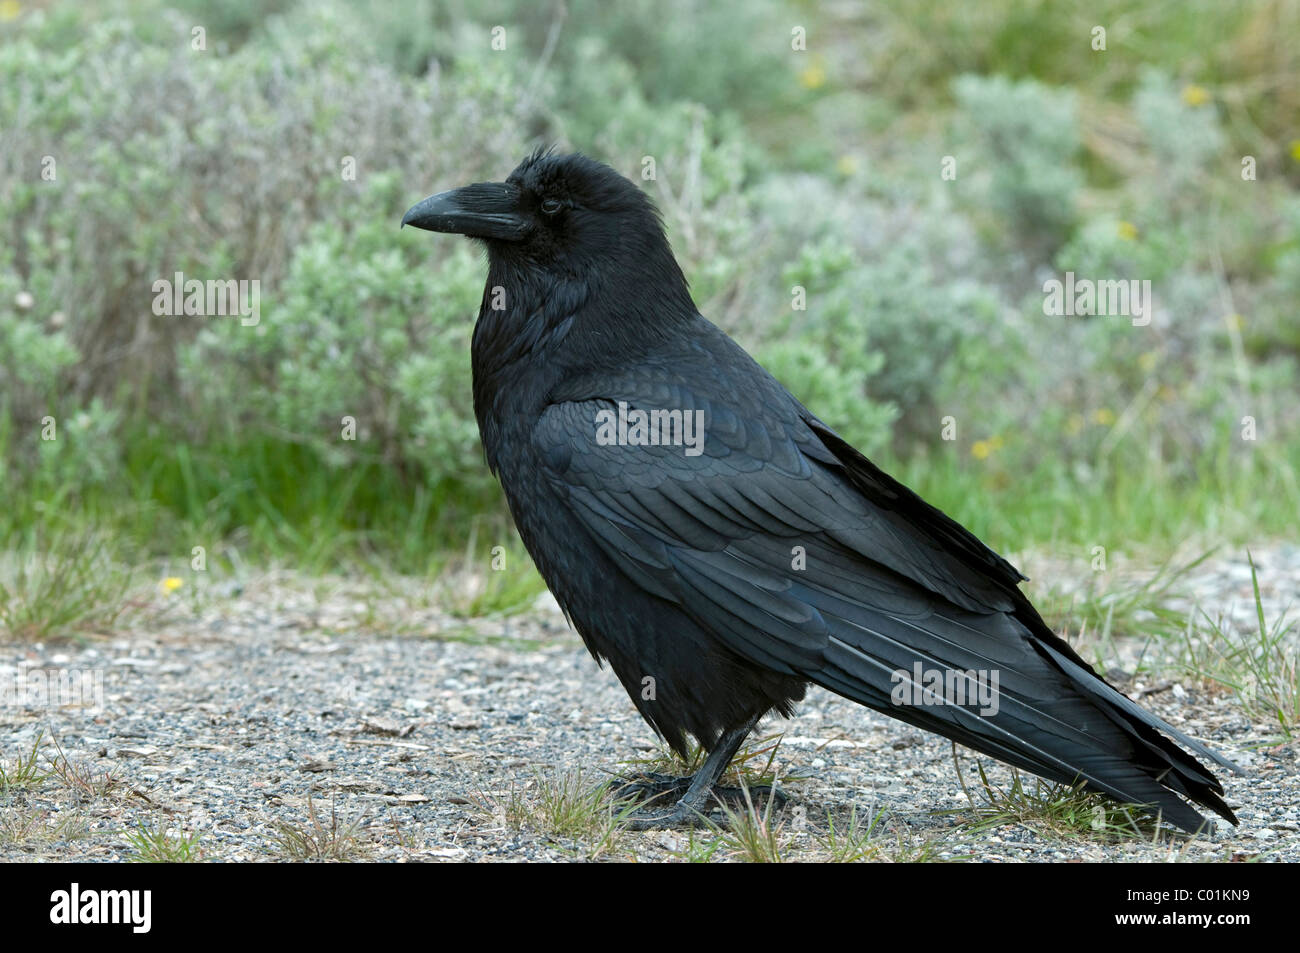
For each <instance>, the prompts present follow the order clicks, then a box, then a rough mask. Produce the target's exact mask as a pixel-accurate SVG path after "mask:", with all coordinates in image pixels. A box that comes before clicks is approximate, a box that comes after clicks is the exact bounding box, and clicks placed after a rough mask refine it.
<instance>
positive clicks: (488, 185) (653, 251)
mask: <svg viewBox="0 0 1300 953" xmlns="http://www.w3.org/2000/svg"><path fill="white" fill-rule="evenodd" d="M402 224H403V225H414V226H415V227H417V228H423V229H427V230H429V231H431V232H450V233H453V234H459V235H467V236H469V237H471V238H478V239H481V240H483V241H484V242H485V243H486V245H487V249H488V256H489V258H490V260H491V262H492V264H493V265H494V266H498V267H504V268H507V269H509V268H512V267H518V268H527V269H530V270H536V271H542V272H551V273H555V274H564V275H566V276H582V277H583V278H588V279H589V278H590V276H592V275H593V273H595V272H597V271H599V272H601V273H603V274H606V275H620V277H621V278H622V280H625V281H626V280H627V279H628V278H630V277H631V276H632V275H633V274H635V273H636V272H640V271H643V270H644V269H646V267H647V266H649V265H652V264H653V265H655V266H657V267H658V268H659V269H661V270H660V271H659V277H660V280H661V281H662V280H663V278H664V272H663V271H662V269H663V268H664V267H665V266H667V267H668V268H669V269H670V272H671V273H673V274H675V276H676V277H677V278H680V276H681V272H680V270H679V269H678V268H677V264H676V262H675V261H674V260H673V257H672V251H671V249H670V248H669V246H668V241H667V239H666V238H665V237H664V231H663V223H662V222H661V220H660V218H659V212H658V210H657V209H656V208H655V206H654V204H653V203H652V202H651V201H650V198H649V197H648V196H647V195H646V194H645V193H644V192H642V191H641V189H639V188H638V187H637V186H636V185H635V184H633V183H632V182H630V181H628V180H627V179H626V178H624V177H623V176H621V175H619V173H617V172H615V171H614V170H613V169H611V168H610V167H609V166H607V165H605V164H604V163H601V162H597V161H595V160H594V159H589V158H587V157H586V156H584V155H579V154H578V153H573V154H570V155H556V154H554V153H551V152H544V151H538V152H534V153H533V154H532V155H531V156H529V157H528V158H527V159H525V160H524V161H523V162H522V163H520V164H519V167H518V168H516V169H515V171H514V172H512V173H510V176H509V178H507V179H506V180H505V181H504V182H479V183H476V184H474V185H467V186H464V187H463V188H459V189H452V190H451V191H448V192H439V193H438V194H437V195H433V196H430V197H429V198H427V199H425V200H424V201H423V202H420V203H419V204H417V205H415V206H413V207H412V208H411V209H409V210H408V211H407V213H406V215H405V216H403V218H402ZM665 260H666V261H665ZM682 284H683V286H684V284H685V282H684V280H683V281H682Z"/></svg>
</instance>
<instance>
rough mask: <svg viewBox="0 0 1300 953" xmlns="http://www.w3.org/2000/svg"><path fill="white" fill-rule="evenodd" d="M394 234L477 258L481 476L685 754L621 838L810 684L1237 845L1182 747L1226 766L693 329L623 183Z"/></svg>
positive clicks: (954, 535) (647, 213)
mask: <svg viewBox="0 0 1300 953" xmlns="http://www.w3.org/2000/svg"><path fill="white" fill-rule="evenodd" d="M402 224H403V225H413V226H416V227H418V228H423V229H428V230H430V231H435V232H450V233H456V234H460V235H466V236H469V237H471V238H474V239H478V240H480V241H482V242H483V243H484V245H486V248H487V259H488V275H487V286H486V288H485V290H484V295H483V303H482V306H481V308H480V310H479V315H478V323H477V324H476V325H475V327H474V335H473V347H472V364H473V375H474V411H475V414H476V416H477V418H478V425H479V433H480V435H481V436H482V440H483V447H484V449H485V451H486V456H487V463H488V466H489V467H491V469H492V471H493V472H494V473H495V474H496V475H497V477H498V478H499V479H500V481H501V486H502V488H503V489H504V491H505V495H506V499H507V500H508V502H509V505H510V511H511V513H512V514H513V516H514V520H515V524H516V526H517V527H518V529H519V534H520V536H521V537H522V539H523V542H524V544H525V545H526V546H527V548H528V552H529V553H530V554H531V555H532V558H533V561H534V562H535V563H536V564H537V568H538V570H539V571H540V572H541V575H542V578H543V579H545V580H546V584H547V585H548V586H549V587H550V589H551V591H552V592H553V593H554V594H555V597H556V599H557V600H558V601H559V604H560V606H561V607H562V608H563V610H564V612H565V614H566V615H567V617H568V618H569V620H570V622H571V623H572V624H573V626H574V627H575V628H576V629H577V631H578V633H579V634H580V635H581V636H582V639H583V641H584V642H585V643H586V646H587V648H588V649H589V650H590V651H591V653H592V655H594V656H595V657H596V659H597V661H599V662H601V663H602V664H603V662H605V661H608V662H609V664H610V666H611V667H612V668H613V670H614V672H615V674H616V675H617V676H618V678H619V680H620V681H621V682H622V683H623V686H624V687H625V688H626V689H627V691H628V694H629V695H630V696H631V698H632V702H633V704H635V705H636V707H637V709H638V710H639V711H640V713H641V714H642V716H643V717H644V718H645V719H646V721H647V722H649V723H650V725H651V726H652V727H653V728H654V729H655V731H657V732H658V733H659V735H660V736H662V737H663V738H664V739H665V740H666V741H667V743H668V744H669V745H671V746H672V747H673V749H674V750H676V751H677V752H679V753H684V752H685V749H686V740H687V736H688V735H693V736H694V737H695V738H696V739H697V740H698V741H699V743H700V744H701V745H702V746H703V747H704V748H705V749H706V750H707V751H708V752H709V756H708V758H707V759H706V761H705V763H704V765H703V766H702V767H701V768H700V770H699V771H698V773H697V774H696V775H695V776H694V778H693V779H682V780H681V781H680V782H678V783H677V784H676V785H675V786H673V785H670V786H669V787H668V790H672V791H673V792H674V793H678V794H680V797H679V798H678V799H677V800H676V802H675V803H673V804H671V805H670V806H666V807H664V806H662V805H661V806H659V807H658V808H657V809H656V810H653V811H652V810H646V811H643V812H641V814H639V815H637V816H635V822H634V826H637V827H649V826H659V825H664V826H668V825H673V826H676V825H682V824H690V823H694V822H696V821H697V820H698V819H699V818H700V816H701V814H702V813H704V812H705V811H707V809H708V807H709V805H710V802H711V799H712V797H713V795H714V785H715V784H716V783H717V781H718V779H719V778H720V777H721V776H722V773H723V772H724V770H725V769H726V767H727V765H728V763H729V762H730V760H731V759H732V757H733V756H734V755H735V754H736V751H737V750H738V749H739V747H740V745H741V743H742V742H743V741H744V739H745V737H746V736H747V735H748V734H749V732H750V731H751V730H752V729H753V728H754V725H755V724H756V723H757V722H758V720H759V719H760V718H762V717H763V716H764V715H765V714H767V713H768V712H771V711H776V712H779V713H781V714H782V715H785V716H787V717H788V716H789V715H790V714H791V713H792V709H793V706H794V704H795V703H796V702H798V701H799V700H800V699H802V698H803V696H804V692H805V690H806V688H807V686H808V683H810V682H811V683H814V684H817V685H821V686H823V687H825V688H827V689H829V690H831V691H832V692H836V693H837V694H839V695H842V696H844V697H845V698H849V699H852V700H853V701H856V702H859V703H860V704H863V705H866V706H867V707H869V708H872V709H874V710H876V711H879V712H883V713H885V714H887V715H891V716H893V717H895V718H899V719H901V720H902V721H904V722H907V723H908V724H911V725H915V726H916V727H918V728H924V729H927V730H929V731H934V732H937V733H938V734H940V735H943V736H944V737H946V738H950V739H952V740H954V741H956V742H958V743H960V744H962V745H965V746H967V747H969V748H972V749H974V750H976V751H980V752H983V753H984V754H986V755H990V756H992V757H994V758H997V759H998V760H1000V761H1003V762H1006V763H1007V764H1011V765H1015V766H1016V767H1019V768H1022V769H1024V770H1026V771H1029V772H1032V773H1033V774H1036V775H1039V776H1041V777H1043V778H1047V779H1050V780H1052V781H1058V782H1062V783H1065V784H1075V783H1080V782H1081V783H1083V784H1084V785H1086V787H1087V788H1089V789H1092V790H1095V791H1100V792H1104V793H1105V794H1107V795H1110V796H1111V797H1113V798H1116V799H1118V800H1120V801H1124V802H1132V803H1138V804H1143V805H1147V806H1149V807H1150V808H1151V809H1153V810H1158V811H1160V812H1161V813H1162V814H1163V817H1164V819H1165V820H1167V821H1169V822H1171V823H1173V824H1175V825H1177V826H1179V827H1181V828H1184V829H1186V830H1189V831H1195V830H1197V829H1199V828H1201V827H1202V826H1204V825H1205V824H1206V823H1207V822H1206V821H1205V819H1204V818H1203V817H1202V816H1201V814H1200V813H1199V812H1198V811H1197V810H1196V809H1195V808H1194V807H1193V806H1192V804H1199V805H1204V806H1205V807H1208V808H1210V809H1211V810H1213V811H1215V812H1217V813H1218V814H1220V815H1222V816H1223V817H1225V818H1227V819H1228V820H1230V821H1232V822H1233V823H1236V818H1235V817H1234V816H1233V813H1232V811H1231V810H1230V809H1229V808H1228V806H1227V804H1225V803H1224V801H1223V798H1222V794H1223V788H1222V786H1221V785H1220V783H1219V781H1218V780H1217V779H1216V778H1215V776H1214V775H1213V774H1212V773H1211V772H1210V771H1209V770H1208V769H1207V768H1206V767H1205V766H1204V765H1202V764H1201V763H1200V762H1199V761H1198V760H1197V759H1196V758H1195V757H1193V756H1192V755H1191V754H1189V753H1188V752H1187V751H1185V750H1184V748H1186V749H1189V750H1190V751H1193V752H1195V753H1196V754H1198V755H1200V756H1202V757H1205V758H1208V759H1211V760H1213V761H1216V762H1218V763H1219V764H1220V765H1223V766H1224V767H1227V768H1233V767H1234V766H1233V765H1232V764H1231V762H1229V761H1227V760H1225V759H1224V758H1222V757H1220V756H1219V755H1217V754H1215V753H1213V752H1211V751H1210V750H1209V749H1207V748H1206V747H1205V746H1204V745H1202V744H1200V743H1199V742H1197V741H1195V740H1193V739H1192V738H1190V737H1188V736H1187V735H1185V734H1183V733H1182V732H1180V731H1178V730H1177V729H1175V728H1173V727H1172V726H1170V725H1168V724H1165V723H1164V722H1163V721H1161V720H1160V719H1158V718H1156V717H1155V716H1153V715H1151V714H1150V713H1149V712H1147V711H1145V710H1143V709H1142V708H1140V707H1139V706H1138V705H1137V704H1135V703H1134V702H1133V701H1131V700H1130V699H1128V698H1127V697H1125V696H1124V695H1122V694H1120V693H1119V692H1118V691H1116V690H1115V689H1114V688H1113V687H1112V686H1111V685H1110V684H1109V683H1107V682H1106V681H1105V680H1104V679H1103V678H1102V677H1101V676H1100V675H1098V674H1097V673H1096V672H1095V671H1093V669H1092V668H1091V667H1090V666H1089V665H1088V663H1086V662H1085V661H1084V660H1083V659H1081V658H1080V657H1079V656H1078V655H1077V654H1076V653H1075V652H1074V650H1073V649H1071V648H1070V646H1069V645H1068V644H1066V643H1065V642H1064V641H1063V640H1062V639H1060V638H1059V637H1058V636H1057V635H1056V634H1055V633H1054V632H1052V630H1051V629H1050V628H1049V627H1048V625H1047V624H1046V623H1045V622H1044V621H1043V619H1042V617H1041V616H1040V615H1039V614H1038V612H1037V611H1036V610H1035V609H1034V607H1033V606H1032V605H1031V604H1030V602H1029V600H1028V599H1027V598H1026V597H1025V595H1024V594H1023V593H1022V592H1021V590H1020V588H1019V584H1020V582H1021V581H1022V580H1023V579H1024V578H1025V577H1024V576H1022V575H1021V574H1020V573H1019V572H1018V571H1017V570H1016V569H1015V568H1014V567H1012V566H1011V564H1010V563H1008V562H1007V561H1006V560H1004V559H1003V558H1002V557H1000V556H999V555H997V554H996V553H994V552H993V551H992V550H990V549H989V548H988V547H987V546H985V545H984V544H983V543H982V542H980V540H978V539H977V538H976V537H975V536H974V535H972V534H971V533H970V532H969V531H967V530H966V529H965V528H963V527H962V526H960V525H958V524H957V523H956V522H955V521H953V520H952V519H950V518H949V517H948V516H946V515H945V514H944V513H942V512H940V511H939V510H938V509H936V508H935V507H933V506H931V505H929V504H928V503H926V502H925V501H924V500H922V499H921V498H920V497H918V496H917V495H916V494H914V493H913V492H912V491H910V490H909V489H907V488H906V487H905V486H903V485H902V484H900V483H898V482H897V481H896V480H894V479H892V478H891V477H890V476H888V475H887V474H886V473H884V472H883V471H881V470H880V469H879V468H878V467H876V466H875V465H874V464H873V463H872V462H871V461H870V460H868V459H867V458H866V457H864V456H863V455H862V454H861V453H859V452H858V451H857V450H855V449H854V448H853V447H852V446H850V445H849V444H848V443H846V442H845V441H844V440H843V439H842V438H841V437H839V436H838V435H837V434H836V432H835V431H834V430H833V429H831V427H829V426H828V425H827V424H825V423H823V422H822V421H821V420H819V419H818V418H817V417H816V416H815V415H814V414H813V413H812V412H810V411H809V410H808V409H807V408H805V407H804V406H803V405H802V404H801V403H800V402H799V401H798V400H796V399H795V398H794V397H793V396H792V395H791V394H790V392H789V391H787V390H786V389H785V388H784V387H783V386H782V385H781V384H780V383H779V382H778V381H777V380H776V379H775V378H774V377H772V375H771V374H769V373H768V372H767V371H765V370H764V369H763V368H762V367H761V366H759V364H758V363H757V362H755V361H754V359H753V358H751V357H750V356H749V355H748V354H747V353H746V352H745V351H744V350H743V349H742V348H741V347H740V346H739V345H738V344H736V343H735V342H734V341H733V340H732V339H731V338H729V337H728V336H727V335H726V334H724V333H723V332H722V331H721V330H719V329H718V328H717V327H715V326H714V325H713V324H711V323H710V322H709V321H707V320H705V319H704V318H703V317H702V316H701V315H700V314H699V312H698V310H697V309H696V307H695V303H694V301H693V300H692V299H691V295H690V291H689V290H688V288H687V283H686V279H685V277H684V276H683V274H682V271H681V269H680V268H679V267H678V265H677V262H676V260H675V259H674V257H673V253H672V250H671V248H670V247H669V244H668V241H667V238H666V237H665V235H664V231H663V226H662V222H661V220H660V217H659V214H658V212H657V210H656V209H655V207H654V205H653V204H652V203H651V201H650V199H649V198H648V197H647V196H646V195H645V193H643V192H642V191H641V189H640V188H638V187H637V186H636V185H635V184H633V183H632V182H630V181H629V180H627V179H625V178H624V177H623V176H621V175H619V174H618V173H617V172H615V171H614V170H613V169H611V168H609V167H608V166H606V165H603V164H601V163H599V162H596V161H594V160H592V159H589V158H586V157H584V156H582V155H556V154H553V153H550V152H537V153H534V154H533V155H532V156H530V157H529V158H527V159H526V160H524V162H523V163H522V164H521V165H520V166H519V167H518V168H517V169H515V170H514V172H512V173H511V175H510V177H509V178H508V179H506V181H504V182H491V183H479V184H475V185H467V186H465V187H464V188H459V189H455V190H453V191H449V192H442V193H439V194H438V195H434V196H432V197H430V198H427V199H425V200H424V201H422V202H420V203H419V204H417V205H415V206H414V207H413V208H411V209H410V210H409V211H408V212H407V213H406V215H405V216H404V217H403V219H402ZM647 421H649V424H647ZM660 438H662V439H660ZM934 673H937V675H935V674H934ZM980 673H993V684H994V687H995V688H996V694H995V695H994V696H993V697H992V698H991V699H990V698H989V697H988V693H987V692H985V691H979V690H977V689H981V688H983V689H987V688H988V683H987V682H980V683H979V684H978V685H977V684H976V681H977V679H978V678H979V676H980ZM932 675H934V677H932ZM900 689H901V690H902V691H901V692H900ZM1171 739H1172V740H1171ZM1175 741H1176V742H1179V743H1181V745H1182V746H1183V747H1180V746H1179V744H1175V743H1174V742H1175ZM1189 801H1190V802H1192V804H1189V803H1188V802H1189Z"/></svg>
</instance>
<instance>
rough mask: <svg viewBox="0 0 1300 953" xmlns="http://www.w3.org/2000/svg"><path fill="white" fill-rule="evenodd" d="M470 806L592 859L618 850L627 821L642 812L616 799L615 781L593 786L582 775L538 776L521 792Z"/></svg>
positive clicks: (487, 798) (476, 801)
mask: <svg viewBox="0 0 1300 953" xmlns="http://www.w3.org/2000/svg"><path fill="white" fill-rule="evenodd" d="M470 801H471V803H473V804H475V805H477V806H478V808H479V811H480V813H482V814H484V815H486V816H488V817H491V818H493V819H494V820H496V821H498V822H500V823H501V824H502V825H503V826H504V827H505V828H506V829H508V830H511V831H528V832H533V833H538V834H541V835H543V836H545V837H547V838H548V839H551V840H553V841H556V842H558V843H559V845H560V846H562V847H573V846H575V845H576V846H577V847H579V848H581V852H582V853H583V854H584V855H585V856H586V857H587V858H588V859H595V858H597V857H600V856H602V855H605V854H607V853H610V852H612V851H614V850H615V849H616V847H617V844H618V840H619V836H620V834H621V833H622V822H623V821H624V820H625V819H626V818H627V817H628V815H630V814H631V813H632V812H633V811H635V810H636V807H637V806H636V804H635V803H633V802H630V801H628V800H626V799H621V798H618V797H615V796H614V793H613V788H612V785H611V783H610V782H608V781H602V782H598V783H592V782H590V781H588V780H587V779H586V778H585V777H584V776H583V774H582V772H581V771H570V772H565V773H563V774H560V775H557V776H554V777H551V776H547V775H541V774H539V775H538V776H537V777H536V778H534V779H532V780H531V781H530V782H528V783H527V784H526V785H524V786H522V787H521V786H518V785H513V786H512V787H511V788H510V789H509V790H508V791H506V792H505V793H503V794H488V793H483V794H480V795H478V796H476V797H473V798H470Z"/></svg>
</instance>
